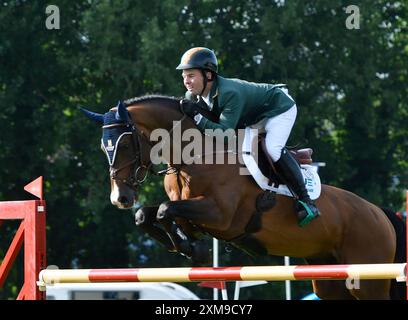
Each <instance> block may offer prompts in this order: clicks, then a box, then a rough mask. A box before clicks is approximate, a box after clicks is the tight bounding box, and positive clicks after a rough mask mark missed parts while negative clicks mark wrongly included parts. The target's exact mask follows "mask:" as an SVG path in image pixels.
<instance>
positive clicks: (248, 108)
mask: <svg viewBox="0 0 408 320" xmlns="http://www.w3.org/2000/svg"><path fill="white" fill-rule="evenodd" d="M176 69H177V70H182V77H183V83H184V86H185V87H186V89H187V92H186V96H185V97H186V99H183V100H182V101H181V104H182V107H183V110H184V112H185V113H186V114H187V115H189V116H190V117H192V118H193V119H194V120H195V122H196V124H197V126H198V127H199V128H200V129H201V130H203V131H204V130H205V129H222V130H226V129H230V128H232V129H237V128H244V127H247V126H252V125H254V124H256V125H257V126H262V127H263V128H264V129H265V131H266V146H267V151H268V153H269V155H270V156H271V158H272V160H273V162H274V165H275V166H276V168H277V169H278V170H279V172H280V173H281V174H282V175H283V178H284V179H285V182H286V183H287V184H288V185H289V187H290V189H291V190H293V192H294V193H295V194H296V195H297V196H298V198H299V200H298V201H297V202H296V211H297V215H298V222H299V225H300V226H303V225H306V224H307V223H309V222H310V221H311V220H312V219H314V218H316V217H318V216H319V215H320V212H319V210H318V208H317V207H316V205H315V203H314V201H313V200H311V199H310V197H309V195H308V193H307V190H306V187H305V183H304V180H303V176H302V173H301V171H300V167H299V165H298V163H297V161H296V160H295V159H294V158H293V157H292V155H291V154H290V152H288V151H287V150H286V149H285V148H284V147H285V145H286V141H287V140H288V138H289V134H290V132H291V130H292V127H293V124H294V122H295V119H296V114H297V107H296V104H295V101H294V100H293V99H292V97H291V96H290V95H288V93H287V91H286V90H282V89H281V88H280V87H279V86H274V85H271V84H265V83H253V82H247V81H244V80H240V79H228V78H223V77H221V76H220V75H218V61H217V57H216V56H215V54H214V52H213V51H212V50H210V49H208V48H204V47H195V48H191V49H189V50H187V51H186V52H185V53H184V54H183V56H182V58H181V61H180V64H179V65H178V66H177V68H176ZM203 106H204V108H206V109H207V110H208V109H209V110H211V113H213V114H215V115H216V116H217V117H218V122H214V121H211V120H209V119H208V118H209V117H208V116H207V117H205V116H204V115H206V114H208V113H206V112H202V111H201V113H200V110H202V107H203ZM211 118H212V119H213V117H211Z"/></svg>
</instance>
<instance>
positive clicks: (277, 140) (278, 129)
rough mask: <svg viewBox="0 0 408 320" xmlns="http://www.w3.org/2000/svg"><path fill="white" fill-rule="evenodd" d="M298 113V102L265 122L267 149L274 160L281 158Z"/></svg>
mask: <svg viewBox="0 0 408 320" xmlns="http://www.w3.org/2000/svg"><path fill="white" fill-rule="evenodd" d="M296 115H297V107H296V104H295V105H294V106H293V107H292V108H290V109H289V110H288V111H286V112H284V113H281V114H279V115H277V116H276V117H273V118H269V119H268V120H267V121H266V124H265V131H266V149H267V150H268V153H269V155H270V156H271V157H272V160H273V162H276V161H278V160H279V158H280V156H281V152H282V149H283V147H285V145H286V142H287V141H288V138H289V135H290V132H291V131H292V127H293V124H294V123H295V120H296Z"/></svg>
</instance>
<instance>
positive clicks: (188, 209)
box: [157, 197, 223, 263]
mask: <svg viewBox="0 0 408 320" xmlns="http://www.w3.org/2000/svg"><path fill="white" fill-rule="evenodd" d="M176 218H182V219H185V220H187V221H188V222H190V223H191V224H193V225H197V226H198V227H200V226H201V227H208V228H213V229H220V226H222V224H223V217H222V215H221V212H220V210H219V209H218V207H217V205H216V203H215V202H214V201H213V200H212V199H208V198H203V197H198V198H193V199H188V200H177V201H167V202H164V203H162V204H161V205H160V206H159V209H158V211H157V221H159V222H160V223H161V224H162V225H163V226H164V228H165V229H166V231H167V233H168V235H169V237H170V238H171V239H172V240H173V244H174V246H175V247H176V248H177V250H178V251H179V252H180V253H183V254H184V255H186V256H188V257H192V258H193V260H194V261H195V262H199V263H205V262H208V261H209V260H210V251H209V248H208V245H207V244H206V243H205V242H204V241H201V240H197V241H194V242H191V241H190V240H191V238H189V237H188V236H187V235H186V234H185V232H184V231H183V228H182V227H181V226H180V225H179V224H177V223H176V221H175V219H176ZM221 229H222V227H221Z"/></svg>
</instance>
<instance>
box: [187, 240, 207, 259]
mask: <svg viewBox="0 0 408 320" xmlns="http://www.w3.org/2000/svg"><path fill="white" fill-rule="evenodd" d="M191 259H192V260H193V263H194V264H208V263H210V262H211V254H210V247H209V246H208V244H207V242H206V241H204V240H197V241H194V242H193V254H192V256H191Z"/></svg>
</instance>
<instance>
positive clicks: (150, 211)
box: [135, 206, 177, 252]
mask: <svg viewBox="0 0 408 320" xmlns="http://www.w3.org/2000/svg"><path fill="white" fill-rule="evenodd" d="M158 210H159V206H150V207H142V208H140V209H139V210H137V212H136V214H135V223H136V225H137V226H138V227H139V228H141V229H142V230H143V231H144V232H146V233H147V234H148V235H150V236H151V237H152V238H154V239H155V240H157V241H158V242H159V243H161V244H162V245H164V246H165V247H166V249H167V250H169V251H171V252H174V251H177V249H176V248H175V246H174V245H173V242H172V240H171V239H170V238H169V236H168V234H167V232H166V231H164V230H163V229H162V228H160V226H159V225H158V223H157V220H156V216H157V211H158Z"/></svg>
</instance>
